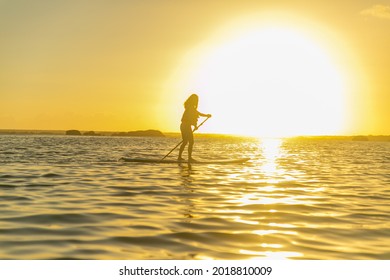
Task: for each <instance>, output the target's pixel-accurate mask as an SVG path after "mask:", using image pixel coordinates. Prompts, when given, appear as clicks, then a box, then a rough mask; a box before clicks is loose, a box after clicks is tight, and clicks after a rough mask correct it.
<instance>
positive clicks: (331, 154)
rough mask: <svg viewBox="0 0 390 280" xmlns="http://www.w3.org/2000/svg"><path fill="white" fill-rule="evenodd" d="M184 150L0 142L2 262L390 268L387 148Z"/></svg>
mask: <svg viewBox="0 0 390 280" xmlns="http://www.w3.org/2000/svg"><path fill="white" fill-rule="evenodd" d="M178 141H179V139H177V138H115V137H70V136H4V135H3V136H0V258H1V259H254V258H258V259H390V143H389V142H348V141H292V140H277V139H270V140H263V141H261V140H256V139H236V138H223V139H216V138H212V139H197V140H196V144H195V151H194V153H195V156H196V157H197V158H198V159H202V158H203V159H207V158H213V159H214V158H215V159H223V158H240V157H250V158H251V160H250V161H249V162H247V163H244V164H232V165H211V164H210V165H193V166H188V165H187V164H182V165H177V164H137V163H123V162H118V159H119V158H120V157H121V156H124V155H127V156H132V157H148V158H149V157H155V158H160V157H162V156H164V155H165V154H166V153H167V152H168V151H169V150H170V149H171V148H172V147H173V146H175V144H176V143H177V142H178ZM174 156H177V153H174Z"/></svg>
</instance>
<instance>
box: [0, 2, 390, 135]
mask: <svg viewBox="0 0 390 280" xmlns="http://www.w3.org/2000/svg"><path fill="white" fill-rule="evenodd" d="M389 50H390V1H377V2H376V1H368V0H344V1H333V0H330V1H312V0H273V1H259V0H253V1H250V0H237V1H234V0H232V1H226V0H213V1H206V0H188V1H187V0H184V1H183V0H181V1H180V0H176V1H173V0H133V1H131V0H128V1H125V0H115V1H103V0H69V1H59V0H58V1H53V0H35V1H30V0H9V1H7V0H5V1H4V0H3V1H2V0H0V129H79V130H96V131H107V130H108V131H129V130H137V129H149V128H152V129H159V130H162V131H178V130H179V124H180V116H181V114H182V112H183V102H184V100H185V98H186V97H187V96H189V95H190V94H191V93H193V92H196V93H198V94H199V96H200V104H199V111H201V112H204V113H211V114H213V118H212V119H210V120H209V121H208V123H207V124H205V125H204V127H202V131H203V132H218V133H241V134H255V135H281V136H283V135H296V134H390V110H389V108H390V71H389V69H390V51H389Z"/></svg>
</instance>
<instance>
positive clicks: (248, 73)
mask: <svg viewBox="0 0 390 280" xmlns="http://www.w3.org/2000/svg"><path fill="white" fill-rule="evenodd" d="M211 45H212V47H210V45H209V46H207V47H203V48H202V51H201V52H200V55H198V56H192V58H193V61H195V62H193V63H192V64H190V65H191V68H192V69H191V73H190V74H188V73H187V74H188V77H189V78H188V79H187V83H186V85H185V86H186V88H187V89H188V91H193V92H196V93H198V94H199V95H200V97H201V102H200V108H199V109H200V111H202V110H203V111H205V112H207V113H212V114H213V120H212V121H210V123H209V124H208V125H207V128H208V131H212V132H221V133H232V134H241V135H256V136H272V137H274V136H293V135H324V134H337V133H340V132H341V131H342V130H343V128H344V125H345V121H346V120H345V119H346V117H345V115H346V83H345V79H344V76H343V73H342V71H341V70H340V68H339V67H338V65H337V63H335V62H334V59H333V58H332V56H331V55H330V52H329V51H328V50H327V49H326V48H325V47H323V46H322V45H321V43H320V42H317V41H316V40H314V39H313V38H311V37H310V36H309V35H307V34H305V32H303V31H301V30H299V29H294V28H291V27H289V26H280V25H267V26H260V27H257V28H251V29H249V30H245V31H244V30H243V31H241V32H240V33H239V34H235V35H234V36H230V37H229V38H228V39H224V40H218V43H214V44H211ZM195 57H196V59H194V58H195Z"/></svg>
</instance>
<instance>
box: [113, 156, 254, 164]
mask: <svg viewBox="0 0 390 280" xmlns="http://www.w3.org/2000/svg"><path fill="white" fill-rule="evenodd" d="M248 160H249V158H240V159H226V160H224V159H222V160H196V161H191V162H189V163H190V164H233V163H244V162H246V161H248ZM119 161H124V162H138V163H176V164H180V163H188V161H186V160H181V161H180V160H172V159H164V160H161V159H151V158H128V157H122V158H120V159H119Z"/></svg>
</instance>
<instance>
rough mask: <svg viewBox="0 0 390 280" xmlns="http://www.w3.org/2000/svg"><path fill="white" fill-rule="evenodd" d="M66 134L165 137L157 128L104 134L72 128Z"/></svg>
mask: <svg viewBox="0 0 390 280" xmlns="http://www.w3.org/2000/svg"><path fill="white" fill-rule="evenodd" d="M65 135H72V136H82V135H83V136H103V135H104V136H121V137H126V136H130V137H165V135H164V134H163V133H162V132H161V131H159V130H155V129H148V130H136V131H128V132H113V133H110V134H102V133H96V132H94V131H87V132H84V133H82V132H81V131H79V130H76V129H71V130H67V131H65Z"/></svg>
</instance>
